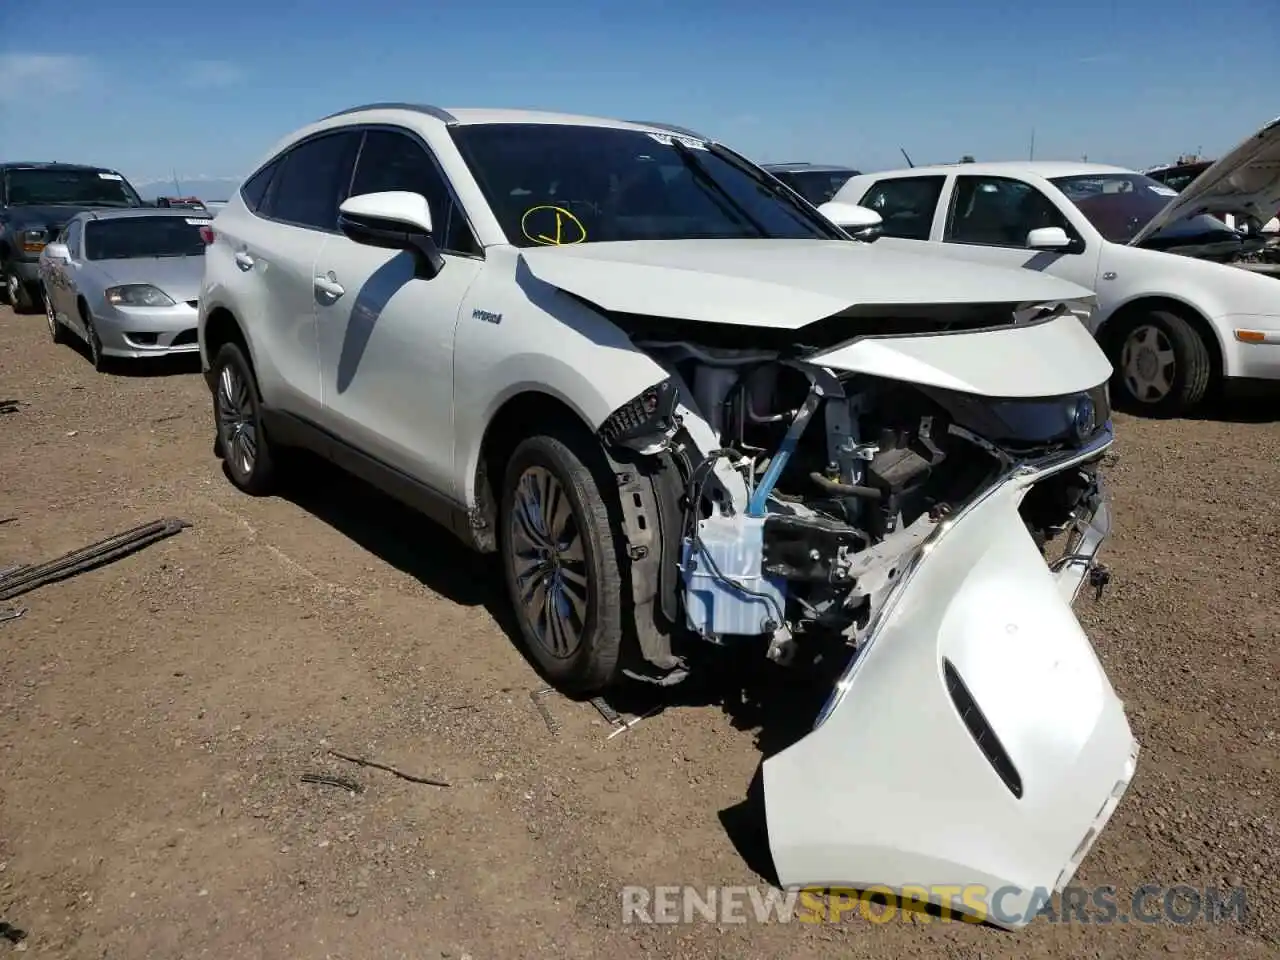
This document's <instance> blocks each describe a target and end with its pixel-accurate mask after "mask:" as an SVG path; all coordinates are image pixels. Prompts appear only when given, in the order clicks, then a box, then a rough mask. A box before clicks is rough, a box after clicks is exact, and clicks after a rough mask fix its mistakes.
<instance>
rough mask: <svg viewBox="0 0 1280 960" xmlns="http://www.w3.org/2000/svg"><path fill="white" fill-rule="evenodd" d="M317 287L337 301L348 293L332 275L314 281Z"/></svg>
mask: <svg viewBox="0 0 1280 960" xmlns="http://www.w3.org/2000/svg"><path fill="white" fill-rule="evenodd" d="M314 283H315V287H316V289H317V290H319V291H320V292H321V293H323V294H324V295H325V296H327V297H332V298H333V299H334V300H337V299H338V298H339V297H340V296H342V295H343V294H344V293H346V292H347V291H346V288H345V287H343V286H342V284H340V283H339V282H338V281H337V280H335V279H334V278H333V276H332V275H330V276H327V277H316V278H315V280H314Z"/></svg>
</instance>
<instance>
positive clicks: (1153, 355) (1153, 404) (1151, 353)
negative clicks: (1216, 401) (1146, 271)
mask: <svg viewBox="0 0 1280 960" xmlns="http://www.w3.org/2000/svg"><path fill="white" fill-rule="evenodd" d="M1112 344H1113V347H1112V350H1111V354H1112V357H1111V362H1112V366H1114V367H1115V374H1114V377H1113V387H1114V390H1115V391H1116V393H1117V394H1118V395H1119V398H1120V399H1122V400H1125V401H1128V405H1129V406H1130V407H1132V408H1134V410H1135V412H1139V413H1145V414H1147V415H1150V416H1157V417H1172V416H1180V415H1182V414H1185V413H1187V412H1188V411H1190V410H1191V409H1192V408H1194V407H1196V406H1197V405H1198V404H1199V403H1200V402H1201V401H1203V400H1204V398H1205V396H1206V395H1207V394H1208V392H1209V384H1210V380H1211V378H1212V375H1213V355H1212V354H1211V353H1210V350H1209V345H1208V344H1207V343H1205V341H1204V338H1203V337H1202V336H1201V335H1200V333H1199V331H1197V330H1196V328H1195V327H1194V326H1192V325H1191V323H1190V322H1189V321H1188V320H1187V319H1186V318H1185V317H1182V316H1179V315H1178V314H1176V313H1172V312H1170V311H1168V310H1152V311H1150V312H1149V313H1144V314H1141V315H1138V316H1135V317H1133V318H1131V319H1129V320H1128V321H1127V322H1126V323H1125V325H1124V326H1123V327H1122V328H1121V329H1119V330H1117V331H1116V335H1115V337H1114V338H1113V339H1112Z"/></svg>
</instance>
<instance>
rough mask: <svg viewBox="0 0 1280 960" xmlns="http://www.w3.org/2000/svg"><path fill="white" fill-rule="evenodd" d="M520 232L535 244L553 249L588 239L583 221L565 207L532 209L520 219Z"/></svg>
mask: <svg viewBox="0 0 1280 960" xmlns="http://www.w3.org/2000/svg"><path fill="white" fill-rule="evenodd" d="M520 232H521V233H523V234H524V235H525V236H526V237H528V238H529V239H530V240H532V241H533V242H534V243H541V244H544V245H546V246H552V247H559V246H562V245H564V244H570V243H582V242H583V241H585V240H586V239H587V228H586V227H584V226H583V225H582V221H581V220H579V219H578V218H577V217H575V216H574V215H573V214H572V213H570V212H569V211H568V210H566V209H565V208H564V207H552V206H538V207H530V208H529V209H528V210H526V211H525V212H524V216H522V217H521V218H520Z"/></svg>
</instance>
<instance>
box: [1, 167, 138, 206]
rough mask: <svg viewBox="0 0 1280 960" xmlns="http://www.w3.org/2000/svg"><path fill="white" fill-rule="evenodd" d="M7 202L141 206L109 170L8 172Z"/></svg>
mask: <svg viewBox="0 0 1280 960" xmlns="http://www.w3.org/2000/svg"><path fill="white" fill-rule="evenodd" d="M8 181H9V191H8V198H9V203H10V204H13V205H15V206H24V205H26V206H45V205H47V206H59V205H65V206H84V207H91V206H92V207H140V206H142V201H141V200H140V199H138V195H137V194H136V193H134V192H133V188H132V187H130V186H129V184H128V182H127V181H126V180H125V179H124V177H122V176H120V174H118V173H112V172H111V171H109V170H58V169H53V168H42V169H34V168H33V169H22V168H18V169H16V170H15V169H11V170H9V171H8Z"/></svg>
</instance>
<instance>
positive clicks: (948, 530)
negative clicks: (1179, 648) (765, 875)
mask: <svg viewBox="0 0 1280 960" xmlns="http://www.w3.org/2000/svg"><path fill="white" fill-rule="evenodd" d="M874 219H875V218H874V217H871V218H869V219H868V222H869V223H872V225H874ZM866 236H867V237H872V238H873V237H874V231H871V232H869V233H867V234H866ZM208 239H209V240H210V243H211V245H210V246H209V248H208V250H207V255H206V258H205V261H206V273H205V279H204V284H203V288H202V292H201V297H200V318H199V341H200V348H201V356H202V359H203V364H204V367H205V370H206V373H207V376H208V379H209V384H210V387H211V390H212V392H213V405H214V411H215V421H216V430H217V447H218V449H219V451H220V454H221V456H222V458H223V460H224V465H225V470H226V472H227V474H228V475H229V477H230V479H231V481H232V482H233V483H234V484H236V485H237V486H238V487H240V488H241V489H242V490H245V491H247V492H250V493H254V494H262V493H266V492H268V491H269V490H270V489H272V485H273V483H274V481H275V480H276V479H277V477H278V475H279V473H280V468H281V467H282V466H283V465H284V462H285V461H286V459H287V458H288V457H289V455H290V452H291V451H293V450H296V449H297V448H303V447H305V448H309V449H311V450H312V451H317V452H319V453H321V454H322V455H324V456H326V457H328V458H330V459H332V460H333V461H335V462H337V463H338V464H340V465H341V466H343V467H344V468H346V469H348V470H349V471H351V472H353V473H355V474H357V475H359V476H361V477H364V478H365V479H366V480H368V481H370V482H371V483H372V484H373V485H375V486H377V487H380V488H382V489H384V490H386V491H388V492H389V493H391V494H392V495H394V496H396V497H398V498H400V499H402V500H404V501H405V502H407V503H409V504H411V505H414V506H416V507H417V508H419V509H421V510H422V511H424V512H425V513H427V514H428V515H430V516H432V517H434V518H435V519H437V520H438V521H439V522H440V523H441V524H443V525H444V526H445V527H447V528H448V529H449V530H451V531H452V532H453V533H454V534H456V536H457V537H459V538H460V539H461V540H462V541H463V542H465V543H466V544H467V545H468V546H470V547H471V548H473V549H475V550H477V551H481V552H497V553H498V554H499V556H500V561H501V566H502V568H503V570H504V572H505V578H506V582H507V586H508V589H509V593H510V596H511V601H512V604H513V606H514V609H515V613H516V616H517V619H518V622H519V626H520V631H521V634H522V639H523V643H524V644H525V645H526V646H527V648H528V651H529V653H530V655H531V656H532V658H533V659H534V660H535V662H536V663H537V664H538V665H539V666H540V668H541V669H542V670H543V671H544V672H545V674H546V675H547V676H548V678H549V679H550V680H551V681H552V682H553V683H555V684H556V685H557V686H559V688H560V689H562V690H564V691H566V692H568V693H573V694H576V695H582V694H588V693H594V692H597V691H599V690H601V689H603V688H604V687H606V686H608V685H610V684H612V683H614V682H616V681H618V680H619V679H620V678H622V677H624V676H629V677H632V678H635V679H636V680H646V681H651V682H657V683H671V682H675V681H677V680H679V679H680V678H681V677H683V676H684V675H685V674H686V672H687V670H688V669H689V666H690V662H691V661H690V659H689V657H688V653H689V651H690V650H695V649H697V648H698V646H699V645H700V644H706V643H712V644H718V645H721V646H724V647H730V648H733V650H734V651H740V652H739V653H737V655H740V656H746V655H751V652H752V651H754V652H755V653H754V655H759V656H768V657H770V658H772V659H773V660H775V661H778V662H779V663H780V664H791V665H793V666H795V665H799V664H803V663H809V664H812V662H813V661H814V660H816V659H822V660H823V661H824V662H830V661H831V659H832V657H833V655H839V657H840V660H839V662H840V665H841V669H842V672H841V673H840V674H839V677H838V681H837V682H836V683H835V687H834V689H833V690H832V693H831V695H830V698H829V699H828V701H827V702H826V704H825V706H824V707H823V708H822V709H821V711H820V712H819V713H818V715H817V716H816V720H815V723H814V725H813V727H812V730H811V732H809V733H808V734H807V735H806V736H804V737H803V738H801V739H800V740H798V741H797V742H796V743H794V744H793V745H792V746H791V747H789V748H788V749H786V750H784V751H782V752H780V753H778V754H776V755H774V756H772V757H771V758H769V759H768V760H767V761H766V762H765V764H764V786H765V806H766V811H767V820H768V832H769V841H770V846H771V849H772V853H773V857H774V862H775V866H776V869H777V873H778V879H779V880H780V881H781V882H782V884H784V885H786V886H794V885H813V886H841V887H864V888H865V887H866V886H867V885H869V884H885V885H888V886H890V887H894V888H897V889H903V888H913V889H918V888H921V887H923V888H926V889H928V890H930V891H935V893H934V894H931V897H932V898H933V899H939V898H941V899H949V898H950V895H949V894H946V893H945V888H946V887H947V886H949V885H955V888H956V890H960V889H961V888H963V889H964V890H965V891H966V897H965V900H964V902H959V900H957V902H955V903H953V904H951V906H953V907H954V908H955V909H957V910H962V911H969V912H972V911H973V910H975V909H978V910H980V911H985V913H986V916H987V918H988V919H990V920H991V921H993V922H995V923H997V924H1001V925H1005V926H1019V925H1021V924H1022V923H1025V922H1026V921H1027V920H1029V919H1030V917H1029V915H1028V911H1027V909H1026V908H1027V906H1028V904H1031V903H1033V902H1035V901H1036V898H1037V897H1042V896H1044V895H1046V894H1047V893H1049V892H1052V891H1053V890H1054V889H1060V888H1061V887H1062V886H1064V885H1065V884H1066V883H1067V881H1068V880H1069V879H1070V878H1071V876H1072V874H1073V872H1074V870H1075V868H1076V866H1077V865H1078V864H1079V862H1080V860H1081V859H1082V858H1083V857H1084V856H1085V854H1086V852H1087V851H1088V849H1089V847H1090V845H1091V843H1092V842H1093V840H1094V838H1095V837H1096V836H1097V834H1098V832H1099V830H1101V828H1102V827H1103V825H1104V823H1105V822H1106V820H1107V819H1108V817H1109V816H1110V815H1111V813H1112V811H1113V809H1114V808H1115V805H1116V804H1117V802H1118V801H1119V799H1120V796H1121V794H1122V793H1123V792H1124V790H1125V787H1126V785H1127V784H1128V782H1129V780H1130V778H1131V777H1132V775H1133V772H1134V767H1135V763H1136V759H1137V752H1138V747H1137V744H1136V742H1135V740H1134V738H1133V735H1132V733H1131V731H1130V728H1129V725H1128V722H1127V721H1126V718H1125V715H1124V711H1123V709H1122V704H1121V702H1120V700H1119V699H1118V697H1117V695H1116V693H1115V691H1114V690H1113V688H1112V686H1111V684H1110V682H1109V681H1108V679H1107V677H1106V675H1105V673H1104V671H1103V669H1102V666H1101V665H1100V663H1099V661H1098V658H1097V657H1096V655H1095V653H1094V650H1093V647H1092V645H1091V643H1090V641H1089V639H1088V638H1087V637H1086V635H1085V634H1084V632H1083V631H1082V630H1081V627H1080V625H1079V624H1078V622H1077V620H1076V618H1075V616H1074V614H1073V613H1072V609H1071V604H1072V601H1073V599H1074V598H1075V596H1076V593H1077V591H1078V590H1079V589H1080V587H1081V585H1082V584H1083V583H1086V582H1089V581H1094V582H1095V585H1096V584H1098V583H1100V581H1101V580H1102V577H1103V575H1104V574H1105V568H1103V567H1101V566H1100V565H1098V563H1097V561H1096V559H1095V557H1096V554H1097V552H1098V549H1099V547H1100V545H1101V544H1102V542H1103V540H1104V539H1105V537H1106V535H1107V533H1108V531H1109V512H1108V507H1107V502H1108V501H1107V498H1106V496H1105V493H1104V490H1103V486H1102V482H1101V479H1100V477H1099V474H1098V466H1099V462H1100V459H1101V457H1102V456H1103V453H1104V451H1105V450H1106V448H1107V447H1108V446H1109V445H1110V444H1111V442H1112V425H1111V418H1110V412H1109V407H1108V399H1107V392H1106V383H1107V380H1108V378H1109V376H1110V374H1111V365H1110V364H1109V363H1108V361H1107V359H1106V357H1105V356H1104V355H1103V353H1102V351H1101V350H1100V349H1099V348H1098V346H1097V344H1096V343H1095V341H1094V340H1093V338H1092V337H1091V336H1090V334H1089V331H1088V329H1087V327H1086V321H1087V319H1088V315H1089V313H1090V310H1091V308H1092V304H1093V295H1092V294H1091V293H1090V292H1089V291H1088V290H1086V289H1084V288H1082V287H1079V286H1076V285H1074V284H1071V283H1069V282H1067V281H1064V280H1060V279H1055V278H1052V277H1046V276H1043V275H1040V274H1037V273H1033V272H1031V271H1027V270H1016V269H1009V268H1002V267H995V266H983V265H980V264H969V263H957V262H954V261H950V260H947V259H945V258H942V257H936V256H927V255H920V254H912V253H905V252H901V251H894V250H888V249H885V248H883V247H882V246H881V245H880V244H878V243H875V242H869V241H868V240H867V239H859V238H858V237H857V236H856V235H854V234H850V233H846V232H844V231H842V230H841V229H840V228H838V227H836V226H834V225H833V224H832V223H831V222H830V221H829V220H828V219H826V218H824V217H823V216H821V215H819V214H818V212H817V211H816V210H815V208H814V207H812V206H810V205H809V204H808V203H807V202H805V201H804V200H802V199H801V198H800V197H799V195H797V194H795V193H793V192H792V191H791V190H790V189H789V188H788V187H785V186H783V185H782V184H781V183H780V182H779V181H777V180H775V179H774V178H773V177H772V176H770V175H769V174H767V173H765V172H764V171H762V170H761V169H760V168H759V167H757V166H756V165H755V164H753V163H751V162H749V161H747V160H745V159H744V158H743V157H742V156H741V155H739V154H737V153H735V152H734V151H732V150H730V149H729V148H727V147H725V146H724V145H722V144H720V143H717V142H715V141H713V140H711V139H708V138H706V137H703V136H699V135H697V134H695V133H692V132H690V131H687V130H683V129H679V128H674V127H668V126H664V125H660V124H650V123H630V122H622V121H615V120H602V119H592V118H586V117H572V116H561V115H553V114H539V113H523V112H506V111H493V110H454V111H445V110H441V109H439V108H434V107H427V106H411V105H405V104H380V105H372V106H368V107H362V108H358V109H354V110H349V111H345V112H343V113H339V114H335V115H333V116H331V117H328V118H325V119H323V120H321V121H319V122H317V123H314V124H312V125H310V126H308V127H306V128H304V129H302V130H299V131H297V132H296V133H294V134H293V135H291V136H289V137H288V138H286V139H285V140H283V141H281V142H280V143H279V144H277V145H276V147H275V148H274V149H272V150H271V151H270V153H269V154H268V155H267V156H265V157H264V158H263V160H262V162H261V163H260V164H259V165H258V167H257V168H256V170H255V171H254V172H253V173H252V174H251V175H250V176H249V177H248V178H247V179H246V180H245V182H244V184H243V186H242V187H241V189H240V190H239V192H238V193H237V194H236V196H234V197H233V198H232V200H231V201H230V202H229V203H228V204H227V206H226V207H225V208H223V209H222V210H221V211H220V212H219V213H218V215H217V217H216V219H215V221H214V224H213V229H212V235H211V237H209V238H208ZM421 549H423V550H430V549H433V548H432V546H431V545H430V544H422V545H421ZM820 655H822V656H820ZM975 885H979V886H981V888H982V889H983V890H985V891H986V894H985V899H984V898H975V897H974V895H973V890H974V889H975ZM940 890H942V891H944V892H943V893H936V891H940ZM979 901H981V902H979Z"/></svg>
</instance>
